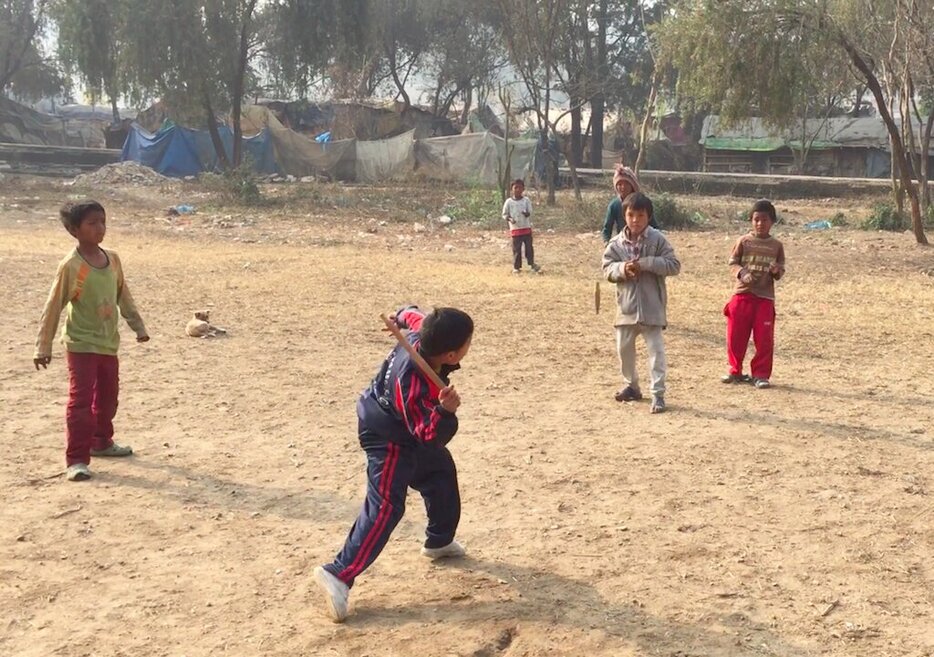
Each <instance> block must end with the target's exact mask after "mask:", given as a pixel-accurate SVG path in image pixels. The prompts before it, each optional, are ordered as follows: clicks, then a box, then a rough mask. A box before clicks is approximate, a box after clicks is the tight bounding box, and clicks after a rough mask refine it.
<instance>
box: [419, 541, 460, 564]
mask: <svg viewBox="0 0 934 657" xmlns="http://www.w3.org/2000/svg"><path fill="white" fill-rule="evenodd" d="M465 554H467V550H465V549H464V546H463V545H461V544H460V543H458V542H457V541H451V542H450V543H448V544H447V545H445V546H444V547H439V548H428V547H423V548H422V556H424V557H428V558H429V559H431V560H432V561H434V560H435V559H457V558H459V557H462V556H464V555H465Z"/></svg>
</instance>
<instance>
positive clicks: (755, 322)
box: [721, 200, 785, 388]
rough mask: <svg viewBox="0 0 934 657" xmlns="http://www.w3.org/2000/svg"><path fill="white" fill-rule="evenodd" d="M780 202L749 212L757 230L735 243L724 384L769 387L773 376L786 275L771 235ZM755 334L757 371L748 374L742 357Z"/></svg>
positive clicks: (781, 250) (757, 206) (725, 311)
mask: <svg viewBox="0 0 934 657" xmlns="http://www.w3.org/2000/svg"><path fill="white" fill-rule="evenodd" d="M775 218H776V214H775V206H774V205H772V203H771V202H770V201H767V200H761V201H756V204H755V205H753V207H752V211H751V212H750V214H749V219H750V223H751V224H752V231H751V232H750V233H748V234H747V235H743V236H742V237H741V238H739V240H738V241H737V242H736V246H734V247H733V253H732V254H731V255H730V268H731V270H732V273H733V278H734V280H735V281H736V289H735V291H734V294H733V298H732V299H730V302H729V303H728V304H726V307H725V308H724V309H723V314H724V315H726V349H727V356H728V357H729V361H730V372H729V374H726V375H725V376H724V377H723V378H722V379H721V380H722V381H723V382H724V383H739V382H743V383H750V382H751V383H752V384H753V385H755V386H756V388H768V387H769V385H770V384H769V378H770V377H771V376H772V353H773V350H774V344H775V342H774V341H775V281H777V280H778V279H780V278H781V277H782V276H783V275H784V274H785V249H784V247H782V243H781V242H779V241H778V240H777V239H775V238H774V237H772V236H771V235H769V231H771V229H772V226H773V225H774V224H775ZM750 333H752V339H753V342H755V345H756V355H755V356H754V357H753V359H752V363H751V364H750V367H751V373H752V376H751V377H750V376H747V375H745V374H743V360H744V359H745V358H746V347H747V346H748V345H749V334H750Z"/></svg>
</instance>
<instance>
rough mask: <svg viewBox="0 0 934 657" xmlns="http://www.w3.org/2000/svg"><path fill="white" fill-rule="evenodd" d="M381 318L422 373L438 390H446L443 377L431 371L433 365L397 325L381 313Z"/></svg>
mask: <svg viewBox="0 0 934 657" xmlns="http://www.w3.org/2000/svg"><path fill="white" fill-rule="evenodd" d="M379 318H380V319H381V320H383V323H384V324H385V325H386V328H387V329H389V332H390V333H392V334H393V335H394V336H395V337H396V340H398V341H399V344H401V345H402V348H403V349H405V350H406V351H407V352H409V356H411V357H412V360H413V361H415V364H416V365H418V369H420V370H421V371H422V374H424V375H425V376H427V377H428V379H429V380H430V381H431V382H432V383H434V384H435V385H436V386H438V388H446V387H447V385H448V384H446V383H445V382H444V381H442V380H441V377H440V376H438V373H437V372H435V371H434V370H433V369H431V365H429V364H428V363H427V362H426V361H425V359H424V358H422V355H421V354H420V353H418V352H417V351H416V350H415V347H413V346H412V345H411V344H409V341H408V340H406V339H405V336H404V335H402V331H400V330H399V327H398V326H397V325H396V323H395V322H394V321H393V320H391V319H389V318H388V317H386V315H384V314H383V313H380V315H379Z"/></svg>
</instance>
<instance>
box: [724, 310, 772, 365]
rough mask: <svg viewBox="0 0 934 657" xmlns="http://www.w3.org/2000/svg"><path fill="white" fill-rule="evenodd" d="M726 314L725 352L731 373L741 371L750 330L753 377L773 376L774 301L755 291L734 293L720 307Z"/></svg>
mask: <svg viewBox="0 0 934 657" xmlns="http://www.w3.org/2000/svg"><path fill="white" fill-rule="evenodd" d="M723 314H724V315H726V352H727V355H728V356H729V359H730V374H742V373H743V359H745V358H746V347H747V346H749V334H750V333H752V339H753V342H755V344H756V355H755V356H754V357H753V359H752V363H751V367H752V377H753V378H754V379H768V378H769V377H770V376H772V351H773V349H774V347H775V302H774V301H772V300H771V299H763V298H762V297H757V296H756V295H754V294H736V295H734V296H733V298H732V299H730V302H729V303H728V304H726V307H724V309H723Z"/></svg>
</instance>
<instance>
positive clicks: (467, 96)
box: [461, 85, 508, 125]
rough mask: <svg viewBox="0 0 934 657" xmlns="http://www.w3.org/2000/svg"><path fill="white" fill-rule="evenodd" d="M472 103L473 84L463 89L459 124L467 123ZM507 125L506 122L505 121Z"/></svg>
mask: <svg viewBox="0 0 934 657" xmlns="http://www.w3.org/2000/svg"><path fill="white" fill-rule="evenodd" d="M472 105H473V85H471V86H469V87H467V89H466V90H465V91H464V109H462V110H461V125H467V120H468V119H469V118H470V110H471V109H472V108H471V106H472ZM507 125H508V123H507Z"/></svg>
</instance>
